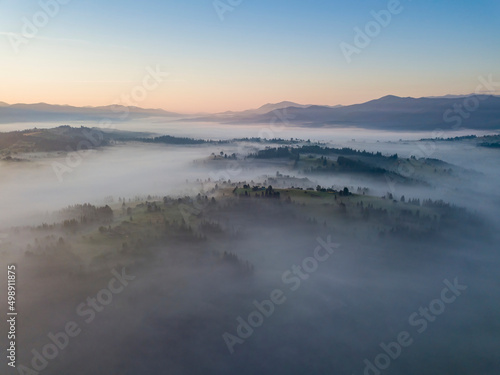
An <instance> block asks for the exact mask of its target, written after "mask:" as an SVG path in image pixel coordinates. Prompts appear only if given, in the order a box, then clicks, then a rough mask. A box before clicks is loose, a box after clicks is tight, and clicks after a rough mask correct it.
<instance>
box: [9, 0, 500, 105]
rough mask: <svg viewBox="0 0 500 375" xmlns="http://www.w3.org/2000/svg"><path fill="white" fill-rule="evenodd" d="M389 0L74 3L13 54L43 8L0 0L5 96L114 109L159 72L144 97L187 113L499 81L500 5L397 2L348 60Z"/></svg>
mask: <svg viewBox="0 0 500 375" xmlns="http://www.w3.org/2000/svg"><path fill="white" fill-rule="evenodd" d="M51 1H55V0H49V1H45V3H50V2H51ZM392 1H397V0H392ZM230 3H231V2H230V1H229V0H221V1H220V2H219V4H230ZM234 3H237V1H236V2H233V4H234ZM389 3H390V2H389V1H375V0H373V1H372V0H370V1H363V2H352V1H331V0H330V1H311V2H306V1H291V0H288V1H285V0H275V1H258V0H253V1H250V0H243V1H241V3H240V4H239V5H236V6H232V8H233V9H232V11H228V12H226V13H224V17H223V18H224V19H223V20H221V18H220V17H219V15H218V14H217V12H216V10H215V8H214V2H213V0H191V1H182V0H174V1H142V2H137V1H115V0H109V1H105V2H104V1H94V0H87V1H78V0H72V1H70V2H68V4H65V5H59V8H60V9H59V11H57V12H56V14H55V15H54V16H53V17H49V19H48V22H47V24H46V25H45V26H43V27H40V28H39V30H38V31H37V33H36V36H35V37H34V38H29V39H26V40H28V43H26V44H22V45H20V46H19V48H18V50H15V49H14V48H13V47H12V42H11V39H9V38H11V37H10V36H9V35H11V34H9V33H16V34H17V35H23V34H22V27H23V22H24V19H25V18H26V19H28V20H30V21H32V20H33V17H34V15H35V14H37V12H40V11H41V10H42V8H41V6H40V3H39V2H37V1H23V2H19V1H16V0H3V1H0V34H1V35H0V51H1V56H2V61H0V68H1V70H0V71H1V73H0V74H2V76H1V77H0V78H1V79H2V82H3V85H2V86H3V87H2V88H1V89H0V101H5V102H40V101H45V102H50V103H67V104H74V105H105V104H110V103H111V102H115V101H116V100H117V98H120V96H121V95H122V94H123V93H127V92H130V90H133V88H134V85H137V84H140V82H141V80H142V78H143V77H144V75H145V74H147V73H146V71H147V70H146V69H147V67H156V66H161V69H163V70H165V71H168V72H169V73H170V74H171V75H170V76H169V79H168V80H166V81H165V82H162V84H161V85H160V87H158V88H157V89H155V90H154V91H153V92H149V93H148V96H147V98H146V99H145V100H144V101H143V102H141V103H137V104H138V105H140V106H144V107H150V106H153V107H162V108H166V109H169V110H174V111H184V112H186V111H222V110H226V109H233V110H234V109H245V108H249V107H256V106H259V105H261V104H264V103H267V102H277V101H281V100H293V101H298V102H302V103H306V104H307V103H315V104H331V105H333V104H339V103H340V104H350V103H356V102H361V101H365V100H369V99H373V98H376V97H380V96H383V95H387V94H395V95H400V96H416V97H418V96H425V95H445V94H449V93H451V94H460V93H469V92H473V91H474V90H475V87H476V86H477V83H478V77H480V76H487V75H489V74H492V75H493V76H494V77H498V78H497V79H496V80H497V81H500V64H499V63H500V48H498V41H499V37H500V31H499V28H498V24H499V22H498V21H499V18H500V5H499V3H500V2H498V0H497V1H493V0H486V1H484V0H483V1H475V2H473V1H459V0H455V1H448V0H446V1H438V0H428V1H415V0H413V1H401V2H400V6H399V7H400V8H401V9H402V10H401V12H399V13H398V14H393V15H392V16H391V20H390V22H389V23H388V25H387V26H386V27H380V32H378V33H375V35H374V36H373V37H372V38H370V42H369V44H368V45H367V46H366V47H363V48H361V49H358V50H359V53H356V54H353V55H352V56H351V57H352V59H351V61H350V63H349V62H348V61H347V60H346V58H345V56H344V54H343V53H342V50H341V48H340V44H341V43H342V42H344V43H347V44H350V45H352V46H354V47H356V45H355V43H354V36H355V32H354V28H356V27H357V28H359V29H361V30H365V27H366V26H367V24H368V23H369V22H370V21H373V16H372V15H371V12H372V11H376V12H379V11H382V10H385V9H387V8H388V4H389ZM42 11H43V10H42ZM356 48H357V47H356Z"/></svg>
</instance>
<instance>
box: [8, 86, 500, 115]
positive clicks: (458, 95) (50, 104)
mask: <svg viewBox="0 0 500 375" xmlns="http://www.w3.org/2000/svg"><path fill="white" fill-rule="evenodd" d="M471 96H492V97H500V96H499V95H497V94H489V93H487V92H484V93H483V92H480V93H470V94H446V95H442V96H422V97H412V96H398V95H392V94H388V95H384V96H381V97H377V98H372V99H369V100H367V101H363V102H360V103H351V104H318V103H313V104H312V103H308V104H304V103H297V102H293V101H291V100H280V101H278V102H274V103H264V104H262V105H259V106H258V107H253V108H242V109H238V110H231V109H228V110H224V111H220V112H202V111H196V110H194V111H192V112H185V113H181V112H176V111H173V110H171V109H169V108H161V107H157V108H151V107H144V106H130V108H138V109H142V110H162V111H165V112H171V113H174V114H179V115H197V114H198V115H201V114H210V115H216V114H223V113H227V112H244V111H251V110H257V109H260V108H262V107H265V106H268V105H278V104H282V103H291V104H292V105H291V106H290V107H293V104H296V105H300V106H306V107H311V106H319V107H348V106H351V105H358V104H365V103H368V102H372V101H377V100H381V99H385V98H387V97H396V98H398V99H450V100H453V99H460V98H466V97H471ZM0 104H5V105H7V106H15V105H27V106H31V105H48V106H54V107H73V108H82V109H90V108H106V107H112V106H114V105H123V104H112V103H108V104H104V105H96V106H93V105H82V106H77V105H72V104H67V103H65V104H60V103H47V102H43V101H42V102H33V103H7V102H6V101H4V100H0ZM285 108H286V107H285Z"/></svg>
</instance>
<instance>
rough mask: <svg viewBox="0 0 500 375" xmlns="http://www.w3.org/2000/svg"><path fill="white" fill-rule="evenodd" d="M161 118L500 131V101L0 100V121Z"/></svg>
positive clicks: (479, 98) (387, 98)
mask: <svg viewBox="0 0 500 375" xmlns="http://www.w3.org/2000/svg"><path fill="white" fill-rule="evenodd" d="M148 117H163V118H167V119H169V120H172V121H183V122H217V123H225V124H235V125H237V124H266V123H277V122H279V121H282V122H285V123H286V124H287V125H290V126H306V127H332V128H334V127H360V128H369V129H380V130H413V131H419V130H433V129H437V128H439V129H443V130H446V129H455V130H456V129H459V128H466V129H477V130H498V129H500V97H498V96H493V95H463V96H445V97H424V98H411V97H407V98H403V97H398V96H393V95H389V96H384V97H382V98H380V99H376V100H371V101H368V102H366V103H361V104H354V105H347V106H325V105H303V104H298V103H294V102H288V101H284V102H281V103H275V104H271V103H270V104H265V105H263V106H262V107H260V108H257V109H250V110H245V111H239V112H234V111H228V112H222V113H215V114H205V115H183V114H179V113H173V112H168V111H165V110H163V109H144V108H139V107H125V106H105V107H73V106H61V105H50V104H45V103H39V104H14V105H9V104H6V103H2V102H0V123H13V122H46V121H59V122H60V121H65V122H71V121H99V120H102V119H109V120H114V121H122V120H131V119H144V118H148Z"/></svg>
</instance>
